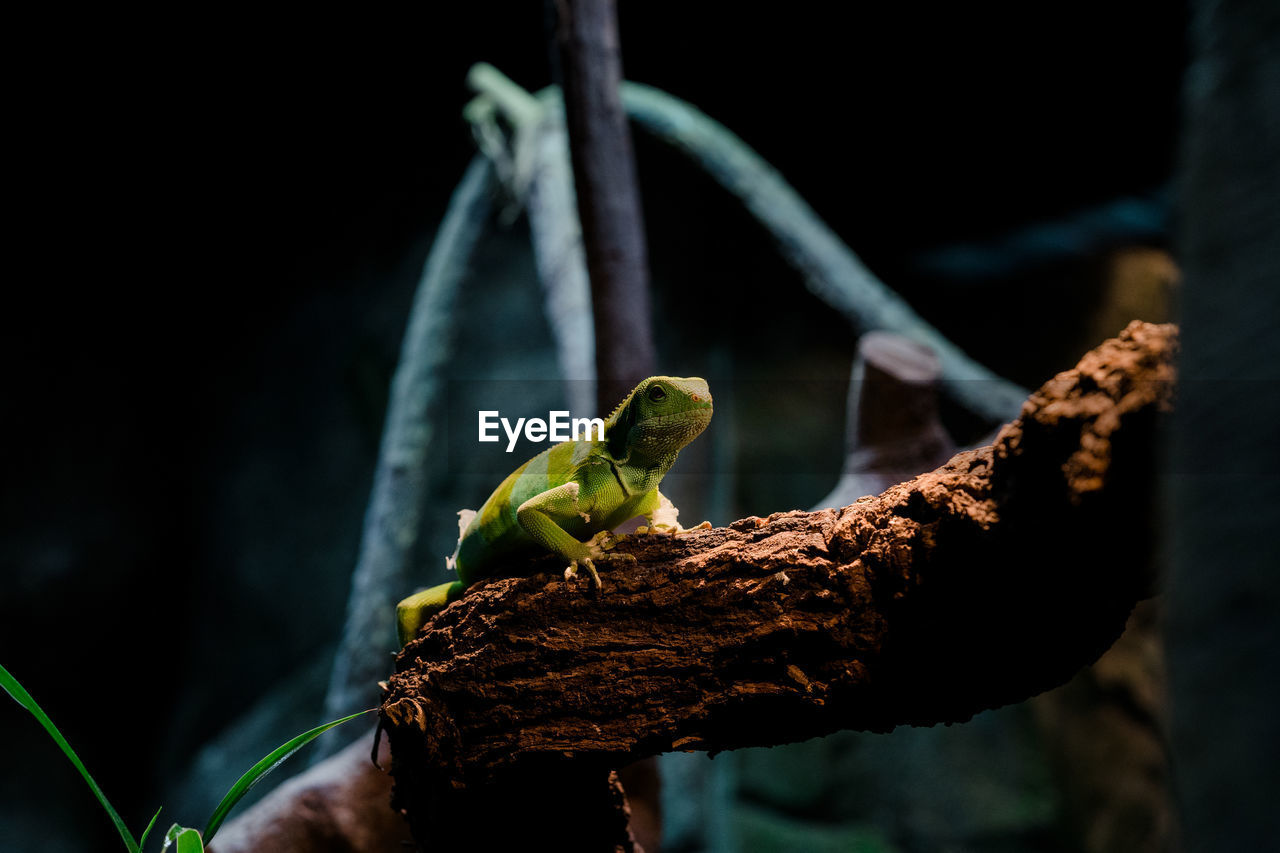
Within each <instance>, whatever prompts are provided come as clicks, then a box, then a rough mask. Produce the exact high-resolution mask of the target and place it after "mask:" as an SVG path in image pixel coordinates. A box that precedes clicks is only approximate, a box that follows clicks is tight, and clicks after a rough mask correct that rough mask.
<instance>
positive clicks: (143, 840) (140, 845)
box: [138, 806, 164, 850]
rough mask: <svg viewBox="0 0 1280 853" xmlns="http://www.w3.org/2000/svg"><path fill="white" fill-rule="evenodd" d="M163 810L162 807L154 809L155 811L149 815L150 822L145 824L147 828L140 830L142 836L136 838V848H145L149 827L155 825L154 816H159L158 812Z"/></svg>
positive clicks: (149, 831)
mask: <svg viewBox="0 0 1280 853" xmlns="http://www.w3.org/2000/svg"><path fill="white" fill-rule="evenodd" d="M162 811H164V807H163V806H161V807H160V808H158V809H156V813H155V814H153V815H152V816H151V823H149V824H147V828H146V829H144V830H142V837H141V838H139V839H138V849H139V850H146V849H147V836H148V835H150V834H151V828H152V827H153V826H155V825H156V818H158V817H160V812H162Z"/></svg>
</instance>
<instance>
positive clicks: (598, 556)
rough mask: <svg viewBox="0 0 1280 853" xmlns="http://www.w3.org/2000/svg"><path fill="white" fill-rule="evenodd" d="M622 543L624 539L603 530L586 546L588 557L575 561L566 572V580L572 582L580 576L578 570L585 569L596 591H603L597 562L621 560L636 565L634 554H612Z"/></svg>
mask: <svg viewBox="0 0 1280 853" xmlns="http://www.w3.org/2000/svg"><path fill="white" fill-rule="evenodd" d="M621 541H622V537H620V536H614V535H613V533H611V532H610V531H608V530H601V531H600V532H599V533H597V534H596V535H595V536H593V537H591V540H590V541H588V542H587V543H585V544H586V546H587V556H585V557H583V558H581V559H578V560H574V561H573V562H572V563H570V564H569V565H568V567H566V568H565V570H564V579H565V580H571V579H572V578H575V577H577V576H578V569H579V568H580V567H581V568H584V569H586V570H587V572H588V573H589V574H590V575H591V580H592V581H593V582H594V583H595V585H596V589H601V588H602V586H601V584H600V573H599V572H597V571H596V563H597V562H606V561H607V562H612V561H615V560H620V561H622V562H627V563H634V562H635V561H636V558H635V555H633V554H614V553H610V552H611V551H612V550H613V549H614V548H615V547H617V544H618V543H619V542H621Z"/></svg>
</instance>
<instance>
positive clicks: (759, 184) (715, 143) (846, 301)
mask: <svg viewBox="0 0 1280 853" xmlns="http://www.w3.org/2000/svg"><path fill="white" fill-rule="evenodd" d="M622 103H623V105H624V106H625V107H626V109H627V113H628V114H629V115H630V116H631V118H632V119H634V120H635V121H636V122H637V123H639V124H640V126H641V127H643V128H644V129H645V130H647V131H649V132H650V133H652V134H653V135H654V136H656V137H658V138H659V139H661V140H663V141H664V142H667V143H669V144H671V145H672V146H674V147H675V148H677V149H678V150H680V151H681V152H683V153H684V154H686V155H688V156H689V157H690V158H691V159H692V160H694V161H695V162H696V163H697V164H698V165H699V166H701V167H702V168H703V169H705V170H706V171H707V173H708V174H710V175H711V177H713V178H715V179H716V180H717V181H718V182H719V183H720V184H721V186H723V187H724V188H725V189H727V190H728V191H729V192H731V193H733V194H734V195H735V196H737V197H738V198H739V199H740V200H741V201H742V203H743V205H745V206H746V208H747V209H748V210H749V211H751V213H752V215H754V216H755V217H756V219H758V220H759V221H760V223H761V224H762V225H763V226H764V227H765V228H766V229H767V230H768V231H769V233H771V234H772V235H773V237H774V239H775V240H777V242H778V248H779V250H780V251H781V252H782V254H783V256H784V257H785V258H786V259H787V261H789V262H790V263H791V264H792V265H793V266H794V267H796V268H797V269H798V270H800V272H801V273H803V275H804V279H805V283H806V284H807V285H808V287H809V289H810V290H811V291H813V293H814V294H815V295H816V296H818V297H819V298H820V299H822V300H823V301H824V302H826V303H827V304H828V305H830V306H831V307H833V308H835V309H836V310H837V311H839V312H840V313H841V314H843V315H844V316H845V317H846V318H848V320H849V321H850V322H851V323H853V325H854V326H855V327H856V328H857V329H859V330H861V331H870V330H873V329H879V330H882V331H886V332H896V333H897V334H900V335H904V336H906V337H908V338H911V339H913V340H915V341H918V342H919V343H922V344H924V345H926V346H928V347H930V348H931V349H933V351H934V352H936V353H937V354H938V358H939V359H940V360H941V362H942V383H943V387H944V388H945V389H946V391H947V393H948V394H949V395H950V396H951V397H952V398H953V399H954V400H955V401H956V402H957V403H959V404H960V405H961V406H963V407H964V408H966V409H968V410H969V411H971V412H973V413H975V414H977V415H979V416H981V417H984V418H985V419H986V420H988V421H990V422H991V423H1000V422H1003V421H1007V420H1010V419H1012V418H1014V417H1016V416H1017V414H1018V410H1019V409H1020V408H1021V406H1022V401H1023V400H1024V399H1026V396H1027V390H1026V389H1025V388H1021V387H1019V386H1018V385H1016V384H1015V383H1013V382H1010V381H1009V380H1007V379H1003V378H1001V377H1000V376H997V375H996V374H995V373H992V372H991V371H990V370H988V369H987V368H985V367H983V366H982V365H981V364H978V363H977V362H976V361H974V360H973V359H971V358H969V356H967V355H965V353H964V351H963V350H961V349H960V348H959V347H957V346H956V345H955V344H953V343H952V342H951V341H950V340H948V339H947V338H946V337H945V336H944V335H943V334H942V333H941V332H939V331H938V330H937V329H935V328H934V327H933V326H931V325H930V324H929V323H927V322H925V320H924V319H923V318H921V317H920V315H919V314H917V313H916V312H915V311H913V310H912V309H911V306H909V305H908V304H907V303H906V302H905V301H903V300H902V298H901V297H899V296H898V295H897V294H896V293H894V292H893V291H892V290H890V289H889V288H888V287H887V286H885V284H884V283H883V282H882V281H880V280H879V279H878V278H876V277H875V275H874V274H873V273H872V272H871V271H870V270H869V269H867V267H866V265H864V264H863V263H862V261H861V260H859V258H858V256H857V255H855V254H854V253H853V251H852V250H851V249H850V248H849V247H848V246H846V245H845V244H844V242H843V241H842V240H841V239H840V238H839V237H838V236H836V234H835V232H834V231H832V230H831V228H830V227H829V226H828V225H827V224H826V223H825V222H823V221H822V219H821V218H820V217H819V216H818V214H817V213H815V212H814V210H813V208H812V207H810V206H809V205H808V203H807V202H805V200H804V199H803V198H801V197H800V195H799V194H798V193H797V192H796V191H795V190H794V189H792V188H791V186H790V185H789V184H788V183H787V182H786V181H785V180H784V179H783V177H782V175H780V174H779V173H778V170H777V169H775V168H773V167H772V166H770V165H769V164H768V163H767V162H765V160H764V159H763V158H761V157H760V155H759V154H757V153H756V152H755V151H753V150H751V148H750V147H749V146H748V145H747V144H746V143H745V142H743V141H742V140H741V139H739V138H738V137H737V136H735V135H734V134H733V132H732V131H730V130H729V129H728V128H726V127H725V126H724V125H722V124H720V123H719V122H716V121H715V120H713V119H711V118H709V117H708V116H706V115H705V114H703V113H702V112H700V111H698V110H697V109H696V108H694V107H693V106H692V105H691V104H688V103H686V102H684V101H682V100H680V99H679V98H675V97H672V96H671V95H668V94H666V93H665V92H662V91H660V90H658V89H655V88H653V87H652V86H644V85H641V84H639V83H623V84H622Z"/></svg>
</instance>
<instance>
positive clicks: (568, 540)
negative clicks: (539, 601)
mask: <svg viewBox="0 0 1280 853" xmlns="http://www.w3.org/2000/svg"><path fill="white" fill-rule="evenodd" d="M581 489H582V487H581V486H580V485H579V484H578V483H576V482H568V483H565V484H564V485H563V486H556V487H555V488H554V489H547V490H546V491H545V492H542V493H540V494H537V495H534V496H533V497H531V498H529V500H527V501H525V502H524V503H522V504H520V506H519V507H518V508H517V509H516V520H517V521H518V522H519V523H520V526H521V527H522V528H524V531H525V532H526V533H528V534H529V536H530V537H531V538H532V539H533V540H534V541H535V542H537V543H538V544H539V545H541V546H542V547H544V548H546V549H547V550H548V551H554V552H555V553H557V554H559V555H560V556H562V557H564V558H566V559H567V560H569V566H568V568H567V569H565V576H566V577H572V576H573V575H574V574H575V573H576V572H577V570H578V568H579V566H581V567H582V568H585V569H586V570H587V571H588V572H589V573H590V574H591V580H593V581H594V582H595V585H596V588H597V589H599V588H600V575H599V573H598V572H596V566H595V561H596V560H599V559H601V558H602V557H604V556H605V549H604V547H603V546H602V537H600V536H596V537H594V538H592V540H591V541H590V542H579V541H578V540H577V539H574V538H573V537H572V536H570V535H569V534H568V533H566V532H565V529H564V528H563V527H561V526H560V521H561V520H562V519H563V520H569V519H573V518H576V517H581V518H587V519H589V518H590V513H589V512H587V511H585V510H584V509H583V508H582V506H581V504H580V503H579V500H578V496H579V493H580V491H581Z"/></svg>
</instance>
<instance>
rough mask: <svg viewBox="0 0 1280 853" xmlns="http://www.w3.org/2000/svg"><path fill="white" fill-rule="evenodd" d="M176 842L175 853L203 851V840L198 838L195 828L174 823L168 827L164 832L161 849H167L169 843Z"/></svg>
mask: <svg viewBox="0 0 1280 853" xmlns="http://www.w3.org/2000/svg"><path fill="white" fill-rule="evenodd" d="M174 842H177V845H178V848H177V853H204V841H203V840H202V839H201V838H200V833H199V832H198V831H197V830H194V829H191V828H190V827H186V826H178V824H176V823H175V824H174V825H173V826H171V827H169V831H168V832H166V833H165V834H164V847H162V848H160V849H161V850H168V849H169V845H171V844H173V843H174Z"/></svg>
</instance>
